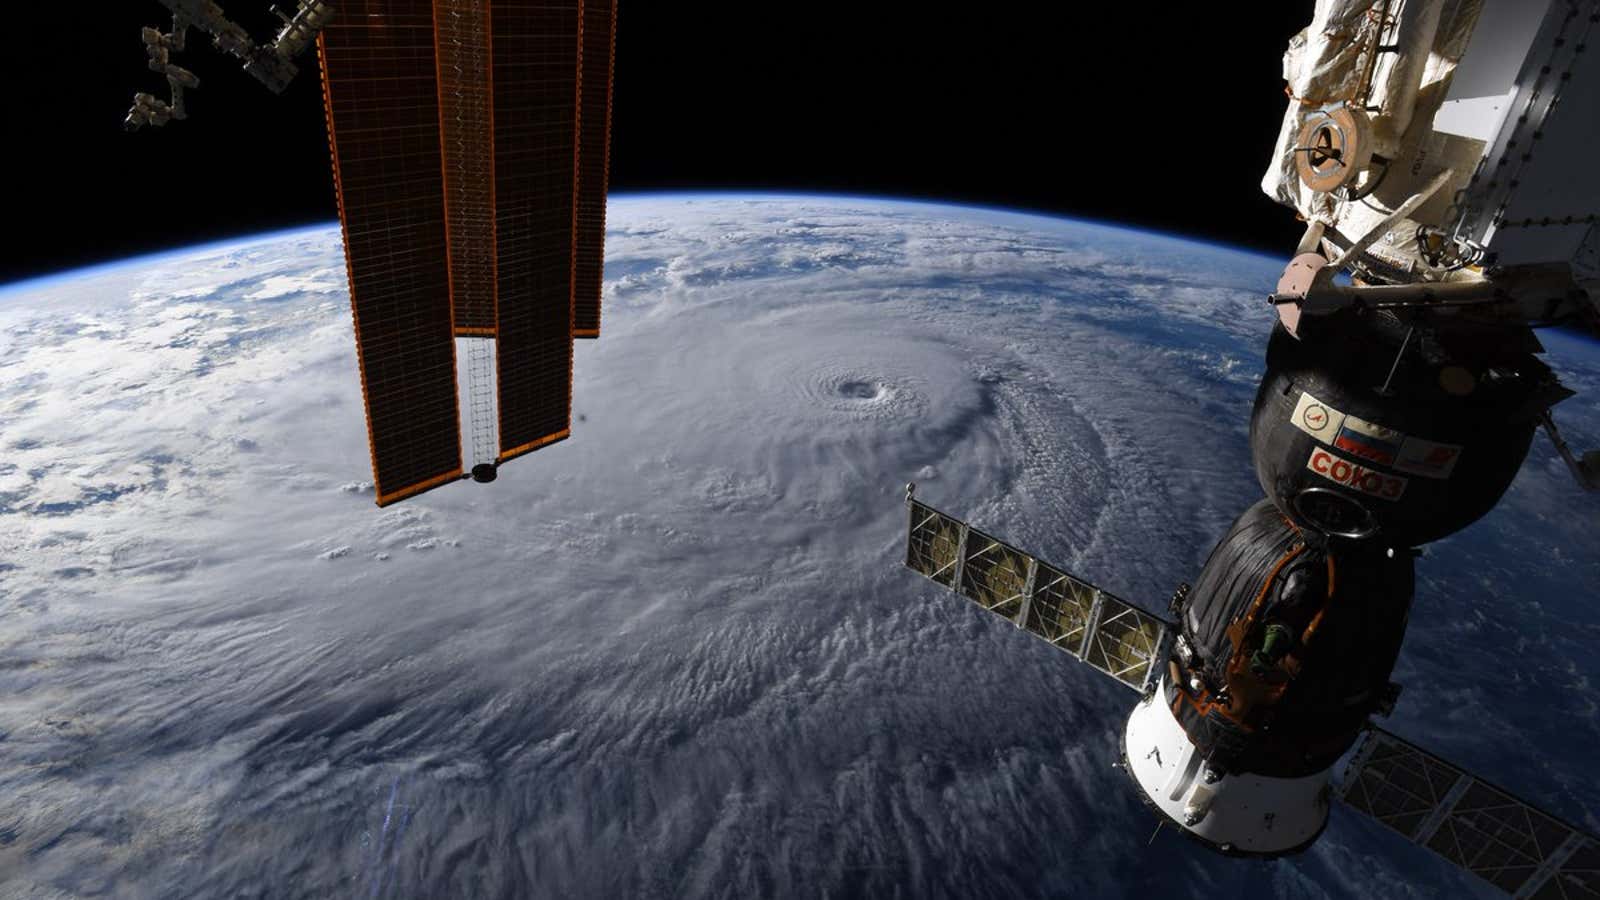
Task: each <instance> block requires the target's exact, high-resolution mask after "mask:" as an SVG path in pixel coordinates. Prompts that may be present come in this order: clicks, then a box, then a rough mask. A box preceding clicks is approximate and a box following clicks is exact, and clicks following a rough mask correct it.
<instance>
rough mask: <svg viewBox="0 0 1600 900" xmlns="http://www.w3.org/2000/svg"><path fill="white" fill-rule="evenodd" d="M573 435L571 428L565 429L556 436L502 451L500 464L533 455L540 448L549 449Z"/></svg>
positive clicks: (548, 435) (550, 435)
mask: <svg viewBox="0 0 1600 900" xmlns="http://www.w3.org/2000/svg"><path fill="white" fill-rule="evenodd" d="M571 435H572V429H571V428H563V429H561V430H560V431H558V432H556V433H555V434H547V435H545V436H544V437H542V438H539V439H538V440H536V441H529V442H528V443H526V444H523V445H522V446H520V447H512V448H511V449H510V450H502V451H501V452H500V459H499V461H500V462H505V461H506V460H508V459H514V458H516V457H518V456H521V455H523V454H524V453H532V452H533V451H535V450H537V449H539V448H540V447H548V446H550V445H551V444H554V443H555V442H557V441H564V440H566V439H567V438H568V437H570V436H571Z"/></svg>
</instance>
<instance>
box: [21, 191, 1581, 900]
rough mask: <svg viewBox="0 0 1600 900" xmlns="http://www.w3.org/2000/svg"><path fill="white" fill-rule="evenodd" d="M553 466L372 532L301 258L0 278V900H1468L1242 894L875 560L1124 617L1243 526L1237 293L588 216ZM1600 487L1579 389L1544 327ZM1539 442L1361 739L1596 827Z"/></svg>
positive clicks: (759, 222) (1102, 734)
mask: <svg viewBox="0 0 1600 900" xmlns="http://www.w3.org/2000/svg"><path fill="white" fill-rule="evenodd" d="M609 216H610V224H609V228H608V233H607V248H606V249H607V262H606V273H605V274H606V282H605V296H604V304H603V308H602V333H601V338H600V339H599V340H598V341H595V342H580V343H579V344H578V346H577V349H576V360H575V372H576V381H575V386H574V423H573V435H572V437H571V438H570V439H569V440H568V441H565V442H563V443H561V444H558V445H555V446H552V447H550V448H547V449H544V450H541V451H539V452H538V453H536V454H533V455H531V456H529V457H527V458H525V459H521V460H518V461H516V462H514V463H511V464H509V465H507V466H505V467H504V468H502V469H501V471H500V477H499V479H498V480H497V481H496V482H495V483H493V484H491V485H487V486H484V485H475V484H470V483H467V484H461V485H451V486H446V487H444V488H441V489H438V490H435V491H432V492H430V493H428V494H425V495H423V496H420V497H417V498H413V499H411V500H406V501H404V502H402V503H400V504H398V505H396V506H392V507H388V508H385V509H382V510H379V509H377V508H375V507H374V506H373V503H372V493H371V484H370V477H371V475H370V470H369V468H368V458H367V451H366V446H365V440H366V434H365V426H364V422H363V419H362V410H361V399H360V389H359V384H358V382H357V377H356V366H355V358H354V352H353V340H352V337H351V333H350V312H349V306H348V298H347V296H346V290H347V288H346V281H345V275H344V266H343V256H342V252H341V249H340V245H339V235H338V230H337V225H336V224H332V223H330V224H328V225H325V226H310V227H304V228H294V229H287V230H284V231H278V232H272V233H269V234H263V235H259V236H255V237H250V238H241V239H236V240H228V241H223V242H218V243H215V244H207V245H203V246H200V247H191V248H184V249H181V250H173V251H164V252H162V253H158V254H152V255H148V256H143V257H138V258H135V259H131V260H124V261H120V262H116V263H105V264H99V265H95V266H90V267H85V268H81V269H77V270H74V271H71V272H64V273H60V274H56V275H48V276H43V277H40V278H33V279H29V280H26V281H21V282H14V283H11V284H8V285H3V286H0V384H3V385H4V386H5V389H4V390H3V391H0V796H5V797H7V798H10V799H9V802H7V803H6V804H0V898H9V897H27V898H33V897H44V898H57V897H59V898H69V897H88V896H104V895H111V896H119V897H120V896H133V897H186V896H195V897H214V896H240V897H244V896H257V897H300V896H305V897H321V896H329V895H335V894H347V893H357V894H360V895H361V896H366V897H434V896H463V897H466V896H472V897H491V896H493V897H502V896H503V897H521V896H551V897H619V896H641V897H655V896H696V897H698V896H710V897H720V896H728V897H735V896H737V897H748V896H775V897H776V896H816V895H825V896H872V897H880V896H905V897H929V896H950V897H963V898H966V897H1013V896H1015V897H1022V896H1074V897H1077V896H1095V897H1123V896H1135V895H1139V896H1143V895H1147V894H1159V895H1161V896H1172V897H1180V896H1195V897H1201V896H1204V897H1216V896H1218V894H1219V893H1223V894H1229V895H1233V896H1239V897H1256V896H1260V897H1294V898H1324V897H1327V898H1336V897H1373V896H1381V897H1416V898H1423V897H1443V896H1452V897H1454V896H1471V897H1484V898H1487V897H1493V896H1497V894H1496V893H1495V892H1494V891H1493V890H1492V889H1490V888H1488V887H1487V886H1486V885H1484V884H1482V883H1481V882H1478V881H1476V880H1474V879H1473V878H1471V876H1468V875H1465V874H1463V873H1459V872H1456V871H1454V870H1453V869H1452V868H1451V867H1449V866H1448V865H1446V864H1444V863H1443V862H1440V861H1437V860H1435V859H1433V858H1432V857H1430V856H1429V855H1428V854H1426V853H1425V852H1423V851H1421V850H1419V849H1417V848H1413V847H1408V846H1406V845H1405V844H1404V843H1403V842H1402V841H1400V840H1399V839H1398V838H1395V837H1393V836H1392V835H1390V834H1388V833H1387V832H1385V831H1384V830H1383V829H1381V828H1380V827H1378V826H1376V825H1374V824H1372V823H1370V822H1366V821H1363V820H1362V819H1360V817H1358V816H1357V815H1355V814H1353V813H1351V812H1349V811H1348V810H1344V809H1339V808H1336V809H1335V811H1334V814H1333V817H1332V821H1331V822H1330V825H1329V828H1328V830H1327V832H1326V833H1325V835H1324V837H1323V838H1322V840H1320V841H1319V842H1318V843H1317V844H1316V845H1314V846H1313V847H1312V848H1311V850H1309V851H1308V852H1306V853H1305V854H1303V855H1301V856H1298V857H1294V858H1291V859H1285V860H1279V861H1275V862H1271V863H1262V862H1248V861H1240V860H1234V859H1225V858H1222V857H1220V856H1216V855H1214V854H1212V853H1210V852H1209V851H1207V850H1205V849H1203V848H1200V847H1198V846H1196V845H1194V844H1192V843H1191V842H1188V841H1185V840H1183V839H1181V838H1179V837H1177V836H1176V835H1174V834H1172V833H1170V832H1167V833H1163V834H1160V835H1157V836H1156V838H1155V840H1154V842H1153V843H1152V844H1149V845H1147V840H1149V839H1150V836H1151V834H1150V833H1151V831H1152V830H1153V829H1154V828H1155V820H1154V819H1153V818H1152V817H1151V816H1150V815H1149V814H1148V812H1147V811H1146V810H1145V809H1144V807H1143V806H1142V805H1141V804H1140V802H1139V800H1138V798H1137V796H1136V795H1135V793H1134V791H1133V790H1132V789H1131V787H1130V786H1129V785H1128V784H1127V783H1126V782H1125V779H1124V776H1122V775H1121V773H1119V772H1117V771H1115V770H1114V769H1113V768H1112V765H1111V764H1112V763H1113V762H1114V761H1115V759H1116V747H1117V736H1118V734H1119V733H1120V728H1121V725H1122V722H1123V720H1124V718H1125V715H1126V712H1127V710H1128V708H1129V706H1130V699H1129V697H1128V695H1127V694H1126V693H1124V692H1123V691H1122V690H1121V689H1119V688H1117V687H1116V686H1114V685H1111V684H1108V683H1102V681H1101V679H1100V676H1098V675H1097V674H1096V673H1094V672H1092V671H1091V670H1089V669H1087V668H1086V667H1082V666H1079V665H1077V664H1076V663H1075V662H1074V661H1073V660H1072V659H1071V658H1069V657H1067V656H1066V655H1064V654H1062V653H1060V652H1059V651H1056V650H1054V649H1052V648H1050V647H1048V646H1045V645H1044V644H1043V643H1042V642H1039V641H1036V640H1034V639H1032V638H1030V637H1029V636H1028V635H1027V634H1026V633H1024V632H1020V631H1018V630H1016V629H1014V628H1011V627H1009V626H1006V625H1005V624H1004V623H1003V622H998V621H996V620H994V619H993V618H992V617H989V616H988V615H987V614H985V613H982V612H981V611H979V610H977V609H975V608H972V607H971V606H970V605H969V604H967V603H966V602H965V601H962V600H960V599H959V598H957V597H955V596H954V595H951V594H949V593H948V592H946V591H943V590H941V589H939V588H936V587H934V586H932V585H929V584H927V583H926V582H924V581H923V580H922V579H920V578H919V577H917V576H915V575H913V574H912V573H910V572H908V571H905V570H903V569H902V568H900V567H899V564H898V563H899V552H900V550H901V547H902V543H901V542H902V541H903V540H904V534H903V528H904V507H903V505H902V503H901V493H902V489H903V486H904V484H905V483H906V482H907V481H915V482H917V483H918V485H919V490H918V495H919V497H920V498H923V499H925V500H927V501H928V502H930V503H933V504H935V505H937V506H939V507H941V508H944V509H947V510H948V511H950V512H951V513H953V514H956V515H960V516H962V517H963V518H966V519H967V520H969V521H971V522H972V523H973V524H974V525H976V526H978V527H981V528H984V529H986V530H988V531H991V532H993V533H995V534H997V535H999V536H1001V537H1004V538H1006V539H1008V540H1010V541H1011V542H1012V543H1014V544H1017V545H1018V546H1021V547H1024V548H1026V549H1028V550H1030V551H1032V552H1034V553H1036V554H1037V555H1039V556H1040V557H1042V558H1044V559H1047V560H1050V561H1052V562H1055V563H1057V564H1059V565H1062V566H1064V567H1066V568H1068V569H1070V570H1072V571H1073V572H1074V573H1076V574H1078V575H1081V576H1082V577H1084V578H1087V579H1089V580H1091V581H1094V582H1096V583H1099V584H1101V585H1103V586H1104V587H1106V588H1107V589H1109V590H1111V591H1113V592H1115V593H1117V594H1119V595H1120V596H1123V597H1126V598H1128V599H1130V600H1132V601H1134V602H1137V603H1140V604H1141V605H1143V606H1145V607H1146V608H1147V609H1157V608H1159V606H1160V605H1161V604H1162V603H1163V602H1164V601H1165V599H1166V598H1167V596H1169V595H1170V593H1171V590H1172V587H1173V586H1174V585H1176V584H1177V583H1178V582H1179V581H1183V580H1192V578H1193V575H1194V574H1195V572H1197V571H1198V569H1199V566H1200V563H1201V562H1202V561H1203V560H1204V558H1205V555H1206V554H1207V553H1208V552H1209V550H1210V548H1211V546H1212V544H1213V543H1214V542H1215V540H1216V539H1217V537H1219V536H1220V535H1221V533H1222V531H1223V530H1224V528H1225V527H1226V525H1227V523H1228V522H1229V521H1230V520H1231V519H1232V518H1233V517H1234V516H1235V515H1237V514H1238V513H1240V512H1241V511H1243V510H1244V508H1245V507H1246V506H1248V505H1249V504H1250V503H1252V502H1254V500H1255V499H1257V498H1258V497H1259V496H1260V490H1259V487H1258V486H1257V485H1256V483H1255V477H1254V473H1253V471H1252V470H1251V467H1250V462H1249V451H1248V444H1247V437H1246V433H1247V428H1248V410H1249V402H1250V398H1251V397H1252V396H1253V393H1254V388H1255V384H1256V379H1257V377H1258V374H1259V371H1260V364H1261V353H1262V351H1263V349H1264V346H1265V342H1266V336H1267V331H1268V328H1269V326H1270V323H1271V315H1272V314H1271V310H1270V308H1269V307H1268V306H1267V304H1266V303H1264V302H1263V301H1262V297H1263V296H1264V295H1265V293H1266V292H1267V291H1268V290H1270V288H1271V285H1272V283H1273V282H1274V281H1275V280H1276V277H1277V272H1278V270H1279V268H1280V267H1281V261H1280V260H1278V259H1275V258H1273V257H1271V256H1268V255H1264V254H1262V253H1261V252H1260V251H1257V250H1253V249H1243V248H1229V247H1224V246H1220V245H1217V244H1213V243H1208V242H1204V241H1202V240H1199V239H1195V238H1191V237H1174V236H1167V235H1161V234H1157V233H1154V232H1151V231H1148V230H1140V229H1137V228H1134V227H1131V226H1126V225H1109V224H1099V223H1093V222H1087V221H1084V220H1080V219H1073V218H1068V217H1064V216H1055V215H1045V214H1036V213H1030V212H1018V211H1011V210H1004V209H997V208H993V207H975V206H971V205H957V204H943V203H938V202H935V201H929V200H922V199H919V200H900V199H893V198H881V197H860V196H851V195H814V194H784V193H767V192H750V193H737V194H735V193H727V192H714V193H712V192H703V191H692V192H670V193H668V192H662V193H650V194H628V195H614V196H613V197H612V199H611V203H610V207H609ZM1542 337H1543V338H1544V339H1545V343H1546V344H1547V346H1548V348H1549V353H1548V354H1547V356H1546V359H1547V361H1548V362H1549V363H1550V364H1551V365H1552V366H1553V367H1554V368H1555V369H1556V370H1557V371H1558V372H1559V373H1560V374H1561V375H1562V377H1563V380H1564V381H1565V382H1567V383H1568V384H1569V385H1570V386H1572V387H1574V388H1575V389H1577V390H1579V392H1580V393H1579V396H1577V397H1576V398H1574V399H1572V400H1569V401H1567V402H1565V403H1563V404H1561V405H1560V406H1559V407H1557V409H1556V415H1557V417H1558V418H1559V419H1560V421H1561V423H1562V426H1563V428H1564V430H1565V431H1566V433H1567V436H1568V439H1569V440H1570V441H1571V442H1572V443H1573V444H1574V445H1576V446H1579V447H1584V448H1587V447H1594V446H1600V345H1597V344H1596V343H1595V342H1593V341H1590V340H1586V339H1582V338H1578V337H1574V336H1571V335H1567V334H1562V333H1559V332H1544V333H1542ZM1595 502H1596V501H1595V498H1594V497H1586V496H1584V495H1583V494H1582V493H1581V492H1580V491H1579V490H1578V488H1576V487H1575V486H1574V485H1573V484H1572V482H1571V479H1570V476H1568V475H1567V473H1566V472H1565V470H1564V468H1563V467H1562V464H1561V463H1560V460H1559V459H1558V458H1557V457H1556V455H1555V453H1554V451H1553V450H1552V449H1551V448H1550V447H1549V445H1548V442H1547V441H1545V440H1544V439H1543V438H1542V437H1540V438H1538V439H1537V440H1536V442H1535V446H1534V450H1533V452H1532V453H1531V454H1530V456H1529V459H1528V462H1527V463H1526V464H1525V466H1524V469H1523V471H1522V473H1521V474H1520V475H1519V476H1518V478H1517V480H1516V482H1515V483H1514V484H1513V486H1512V488H1511V490H1510V491H1509V492H1508V493H1507V495H1506V498H1505V499H1504V500H1503V501H1502V503H1501V504H1500V507H1499V508H1497V509H1496V510H1495V511H1494V512H1493V513H1491V514H1490V515H1489V516H1487V517H1486V518H1485V519H1484V520H1482V521H1480V522H1479V523H1477V524H1475V525H1473V526H1472V527H1471V528H1469V529H1467V530H1466V531H1464V532H1462V533H1461V534H1459V535H1456V536H1454V537H1451V538H1449V539H1447V540H1445V541H1441V542H1439V543H1437V544H1434V545H1430V547H1429V548H1428V553H1427V556H1425V557H1424V558H1423V559H1422V560H1420V561H1419V565H1418V592H1417V600H1416V602H1415V604H1414V606H1413V610H1412V621H1411V625H1410V630H1409V633H1408V636H1407V641H1406V645H1405V648H1404V650H1403V651H1402V654H1401V659H1400V663H1399V665H1398V666H1397V668H1396V672H1395V679H1396V680H1397V681H1400V682H1402V683H1403V684H1404V685H1405V693H1404V695H1403V696H1402V697H1401V700H1400V703H1399V708H1398V709H1397V711H1396V713H1395V714H1394V716H1393V717H1392V718H1391V719H1389V720H1387V721H1386V722H1385V723H1384V724H1385V727H1388V728H1390V729H1391V730H1393V731H1395V732H1397V733H1399V734H1401V735H1403V736H1405V737H1408V738H1410V739H1412V740H1415V741H1416V742H1418V743H1420V744H1422V745H1424V746H1426V747H1428V748H1429V749H1431V750H1434V751H1435V752H1438V753H1440V754H1441V755H1443V756H1445V757H1447V758H1449V759H1451V760H1453V761H1456V762H1458V763H1459V764H1461V765H1463V766H1464V767H1466V768H1468V769H1470V770H1473V771H1474V772H1476V773H1478V774H1480V775H1483V776H1486V777H1488V778H1489V779H1491V780H1493V781H1496V782H1498V783H1500V784H1501V785H1503V786H1504V787H1506V788H1508V789H1510V790H1512V791H1514V792H1516V793H1519V794H1521V795H1523V796H1525V797H1527V798H1528V799H1529V800H1531V801H1534V802H1537V803H1540V804H1541V805H1544V806H1546V807H1547V808H1549V809H1550V810H1551V811H1553V812H1555V813H1557V814H1559V815H1562V816H1564V817H1566V818H1568V819H1570V820H1572V821H1574V822H1575V823H1578V824H1580V825H1583V826H1585V827H1587V828H1589V829H1590V830H1600V815H1597V812H1596V804H1597V802H1600V793H1597V789H1596V786H1595V782H1594V779H1593V777H1592V774H1591V768H1590V767H1591V763H1590V761H1589V754H1588V753H1587V751H1586V750H1585V749H1583V748H1587V747H1593V746H1596V745H1597V742H1600V693H1597V691H1600V654H1595V653H1593V652H1592V649H1591V648H1592V647H1593V646H1594V645H1595V641H1596V639H1597V638H1600V609H1597V607H1596V605H1595V604H1594V603H1593V602H1592V601H1593V599H1594V588H1593V586H1594V585H1595V584H1600V529H1596V528H1594V527H1593V526H1594V523H1595V521H1596V519H1595V515H1596V507H1595Z"/></svg>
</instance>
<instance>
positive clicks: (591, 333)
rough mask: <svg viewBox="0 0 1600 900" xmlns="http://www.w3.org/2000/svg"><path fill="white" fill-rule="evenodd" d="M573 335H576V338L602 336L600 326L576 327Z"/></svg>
mask: <svg viewBox="0 0 1600 900" xmlns="http://www.w3.org/2000/svg"><path fill="white" fill-rule="evenodd" d="M572 336H573V337H575V338H597V337H599V336H600V329H598V328H575V329H573V331H572Z"/></svg>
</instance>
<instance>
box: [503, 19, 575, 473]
mask: <svg viewBox="0 0 1600 900" xmlns="http://www.w3.org/2000/svg"><path fill="white" fill-rule="evenodd" d="M582 13H583V5H582V3H581V2H580V0H566V2H551V0H544V2H526V0H522V2H519V0H495V2H494V3H493V5H492V10H491V12H490V16H489V18H490V26H491V27H490V42H491V47H492V53H491V59H492V62H491V64H490V68H491V74H492V78H491V85H492V87H491V91H492V94H493V97H494V184H495V188H494V191H495V198H494V214H495V215H494V220H495V248H496V266H497V271H498V276H499V278H498V282H499V284H498V288H499V292H498V297H497V309H498V312H497V316H496V332H495V345H496V346H495V352H496V357H495V359H496V366H495V369H496V372H497V374H498V378H499V391H500V392H499V398H500V404H499V410H500V422H499V425H500V459H501V460H507V459H510V458H512V457H514V456H519V455H521V454H523V453H526V452H528V451H529V450H534V449H537V448H539V447H542V446H544V445H546V444H549V443H552V442H554V441H558V440H561V439H562V438H564V437H566V436H567V434H568V429H569V427H570V422H571V415H572V269H573V256H572V236H573V216H574V212H575V202H576V197H575V195H576V193H577V149H578V147H577V131H578V50H579V40H580V39H581V30H580V29H581V22H582Z"/></svg>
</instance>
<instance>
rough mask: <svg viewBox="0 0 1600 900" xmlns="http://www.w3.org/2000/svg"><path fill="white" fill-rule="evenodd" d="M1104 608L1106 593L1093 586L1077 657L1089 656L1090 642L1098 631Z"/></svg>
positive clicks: (1086, 657)
mask: <svg viewBox="0 0 1600 900" xmlns="http://www.w3.org/2000/svg"><path fill="white" fill-rule="evenodd" d="M1105 610H1106V595H1105V592H1104V591H1101V590H1100V589H1099V588H1095V591H1094V603H1093V605H1091V606H1090V607H1089V617H1088V618H1086V619H1084V620H1083V643H1082V644H1080V645H1078V658H1079V659H1088V658H1089V647H1090V643H1091V642H1092V641H1093V640H1094V639H1095V635H1096V633H1097V632H1099V631H1100V616H1101V614H1103V613H1104V612H1105Z"/></svg>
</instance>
